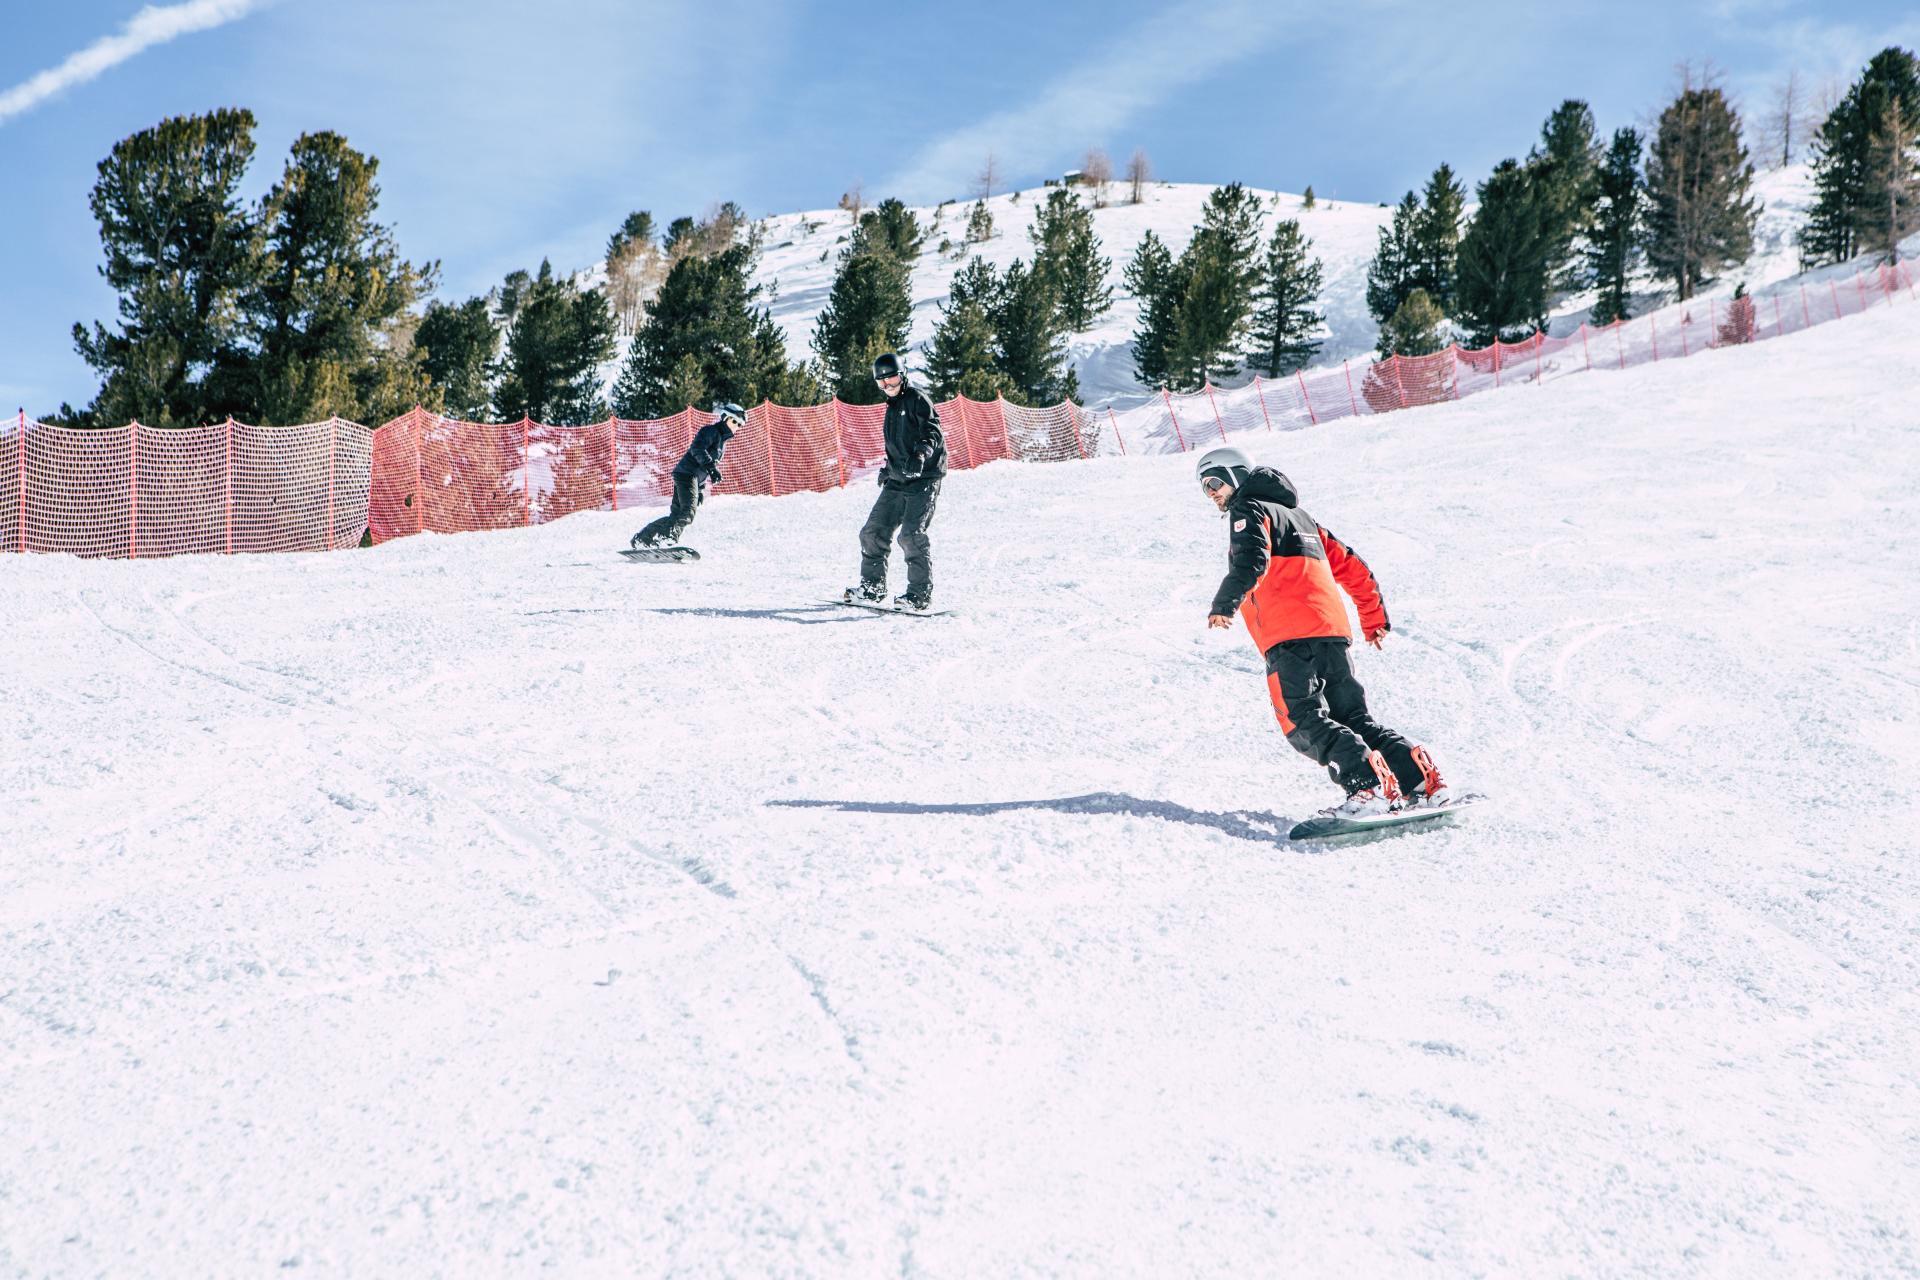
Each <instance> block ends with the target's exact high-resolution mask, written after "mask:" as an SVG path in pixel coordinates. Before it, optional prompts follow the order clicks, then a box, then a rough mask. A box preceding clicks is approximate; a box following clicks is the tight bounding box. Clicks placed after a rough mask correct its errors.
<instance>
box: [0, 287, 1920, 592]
mask: <svg viewBox="0 0 1920 1280" xmlns="http://www.w3.org/2000/svg"><path fill="white" fill-rule="evenodd" d="M1916 298H1920V281H1917V280H1916V274H1915V271H1914V268H1913V266H1912V264H1910V263H1905V262H1902V263H1897V264H1891V265H1885V266H1876V267H1871V268H1868V269H1866V270H1864V271H1860V272H1858V273H1856V274H1853V275H1851V276H1845V277H1842V276H1840V275H1837V274H1835V273H1832V272H1829V273H1827V274H1824V275H1817V276H1814V277H1805V278H1802V279H1798V280H1795V281H1792V282H1789V283H1787V284H1783V285H1781V286H1778V287H1775V288H1773V289H1770V290H1766V291H1763V292H1761V293H1759V294H1755V295H1742V296H1741V297H1738V298H1730V299H1726V298H1707V299H1699V298H1695V299H1691V300H1689V301H1687V302H1684V303H1678V304H1675V305H1673V306H1669V307H1665V308H1663V309H1661V310H1659V311H1656V312H1652V313H1650V314H1648V315H1644V316H1639V317H1635V318H1634V319H1632V320H1627V321H1620V322H1616V323H1614V324H1611V325H1606V326H1602V327H1597V328H1596V327H1594V326H1592V325H1587V324H1582V325H1581V326H1580V328H1579V329H1578V330H1577V331H1575V332H1574V333H1572V334H1569V335H1564V336H1560V337H1553V336H1549V335H1547V334H1544V333H1535V334H1533V335H1532V336H1530V337H1528V338H1526V339H1524V340H1523V341H1520V342H1495V343H1494V344H1492V345H1491V346H1488V347H1484V348H1480V349H1478V350H1469V349H1466V348H1462V347H1459V346H1453V347H1449V348H1448V349H1446V350H1445V351H1441V352H1438V353H1435V354H1433V355H1428V356H1396V357H1393V358H1390V359H1387V360H1382V361H1377V362H1373V363H1364V362H1358V363H1357V362H1353V361H1347V362H1345V363H1343V364H1341V365H1338V366H1335V367H1330V368H1323V369H1320V370H1317V371H1314V372H1311V373H1307V372H1302V373H1296V374H1292V375H1289V376H1285V377H1278V378H1263V377H1256V378H1254V379H1253V381H1252V382H1251V383H1249V384H1247V385H1245V386H1241V387H1234V388H1222V387H1215V386H1212V385H1208V386H1206V387H1204V388H1202V390H1200V391H1198V392H1195V393H1191V394H1185V395H1174V394H1169V393H1167V392H1161V393H1159V394H1157V395H1154V396H1152V397H1151V398H1149V399H1147V400H1146V401H1145V402H1143V403H1141V404H1138V405H1136V406H1134V407H1133V408H1130V409H1126V410H1118V409H1114V408H1111V407H1109V408H1103V409H1099V410H1092V411H1089V410H1087V409H1084V408H1082V407H1081V406H1079V405H1076V404H1072V403H1066V404H1060V405H1054V406H1052V407H1049V408H1033V409H1030V408H1025V407H1022V406H1020V405H1015V404H1010V403H1008V402H1007V401H1006V400H1004V399H996V400H992V401H976V400H968V399H966V398H964V397H961V398H956V399H953V400H948V401H945V402H943V403H941V404H940V405H939V411H940V419H941V423H942V426H943V428H944V431H945V434H946V441H947V459H948V466H949V467H950V468H951V469H953V470H956V471H965V470H970V469H972V468H974V467H979V466H983V465H985V464H986V463H989V462H997V461H1002V460H1015V461H1021V462H1063V461H1069V460H1074V459H1081V458H1093V457H1102V456H1117V455H1120V454H1125V453H1176V452H1186V451H1189V450H1193V449H1204V448H1207V447H1208V446H1210V445H1212V444H1217V443H1219V442H1220V441H1222V440H1226V439H1228V438H1230V437H1232V436H1235V435H1239V434H1242V433H1246V432H1266V431H1285V430H1292V429H1295V428H1298V427H1304V426H1310V425H1316V424H1323V423H1328V422H1334V421H1338V420H1339V419H1341V418H1348V417H1353V416H1356V415H1361V414H1379V413H1392V412H1395V411H1398V410H1401V409H1411V408H1415V407H1418V406H1420V405H1430V404H1437V403H1441V402H1444V401H1448V400H1458V399H1461V398H1463V397H1466V396H1470V395H1476V394H1478V393H1480V392H1482V391H1492V390H1495V389H1499V388H1504V387H1507V386H1511V385H1518V384H1522V383H1531V382H1540V381H1545V380H1548V379H1552V378H1557V377H1560V376H1563V375H1565V374H1569V373H1581V372H1586V371H1588V370H1593V369H1625V368H1630V367H1632V366H1634V365H1638V364H1647V363H1651V362H1653V361H1657V360H1671V359H1676V358H1685V357H1687V356H1691V355H1694V354H1697V353H1699V352H1701V351H1706V350H1709V349H1712V348H1717V347H1725V346H1736V345H1742V344H1745V343H1750V342H1759V341H1764V340H1767V339H1771V338H1776V337H1781V336H1783V335H1786V334H1790V333H1798V332H1800V331H1801V330H1803V329H1807V328H1810V327H1812V326H1814V325H1817V324H1823V323H1825V322H1827V321H1830V320H1836V319H1839V318H1841V317H1843V316H1850V315H1856V314H1859V313H1860V312H1863V311H1866V310H1869V309H1870V308H1872V307H1874V306H1876V305H1880V304H1884V303H1888V302H1891V301H1894V300H1903V301H1910V300H1914V299H1916ZM885 416H886V407H885V406H884V405H878V404H874V405H852V404H846V403H844V402H842V401H840V400H832V401H829V402H827V403H826V404H818V405H806V406H799V407H793V408H789V407H785V406H780V405H774V404H762V405H759V406H758V407H756V408H754V409H752V410H750V411H749V412H748V415H747V422H746V425H745V426H744V427H743V428H742V429H741V430H740V431H739V432H737V433H736V434H735V437H734V439H733V440H732V441H731V442H730V443H729V444H728V446H727V450H726V454H725V456H724V458H723V459H722V462H721V470H722V480H721V482H720V484H719V485H718V486H717V492H719V493H724V494H764V495H772V496H778V495H781V494H786V493H794V492H800V491H807V492H818V491H821V490H825V489H831V488H836V487H839V486H842V485H846V484H849V483H852V482H854V481H857V480H860V479H862V478H864V477H867V476H870V475H871V474H872V473H873V472H874V471H876V470H877V469H878V468H879V467H880V466H881V465H883V464H884V462H885V461H886V441H885V435H884V430H883V423H884V420H885ZM707 421H709V417H708V415H707V414H705V413H702V412H700V411H699V410H696V409H693V408H688V409H685V410H683V411H681V412H680V413H676V414H672V415H670V416H668V417H665V418H655V419H646V420H633V419H622V418H609V419H607V420H606V421H604V422H597V423H589V424H585V425H582V426H563V425H550V424H545V423H536V422H532V421H527V420H522V421H520V422H513V423H480V422H462V421H459V420H457V419H452V418H446V417H442V416H440V415H438V414H434V413H430V412H427V411H426V410H422V409H415V410H413V411H412V412H411V413H407V414H403V415H401V416H400V417H398V418H395V419H394V420H393V421H391V422H389V423H387V424H385V425H384V426H382V427H380V428H379V429H378V430H377V431H369V430H368V429H367V428H365V427H363V426H360V425H358V424H356V423H352V422H346V421H343V420H340V419H331V420H329V421H326V422H318V423H308V424H305V425H302V426H294V427H256V426H248V425H245V424H242V423H233V422H229V423H225V424H220V425H213V426H203V427H194V428H189V429H184V430H161V429H157V428H152V427H144V426H140V425H139V424H131V425H128V426H125V427H119V428H113V429H108V430H99V431H94V430H76V429H73V428H67V427H56V426H50V425H47V424H44V423H38V422H34V421H32V420H31V419H28V418H26V417H25V416H24V415H16V416H15V417H14V418H12V419H7V420H0V549H4V550H6V551H13V552H19V551H38V552H65V553H68V554H72V555H80V556H169V555H184V554H206V553H225V554H234V553H240V552H265V551H324V550H332V549H336V548H340V547H350V546H355V545H357V544H358V543H359V542H360V540H361V538H362V536H363V535H364V534H366V533H368V532H369V531H370V532H371V533H372V536H373V538H374V540H375V541H386V540H388V539H391V538H397V537H404V536H406V535H408V534H412V533H418V532H422V531H427V532H433V533H462V532H470V531H477V530H484V529H510V528H519V527H524V526H527V525H532V524H543V523H546V522H549V521H552V520H557V519H560V518H562V517H564V516H568V515H572V514H574V513H575V512H580V511H606V510H620V509H625V508H636V507H654V506H659V505H662V504H663V503H665V502H666V501H667V499H668V497H669V495H670V494H671V493H672V490H673V479H672V472H673V467H674V465H675V464H676V463H677V462H679V460H680V458H681V455H682V454H684V453H685V452H686V449H687V446H688V445H689V444H690V443H691V442H692V439H693V435H694V432H696V431H697V430H698V429H699V428H700V427H701V426H702V425H704V424H705V423H706V422H707Z"/></svg>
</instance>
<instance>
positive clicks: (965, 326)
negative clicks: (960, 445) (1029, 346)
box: [926, 298, 1009, 400]
mask: <svg viewBox="0 0 1920 1280" xmlns="http://www.w3.org/2000/svg"><path fill="white" fill-rule="evenodd" d="M926 357H927V378H928V380H929V382H930V383H931V390H932V394H933V396H934V398H935V399H940V400H946V399H951V398H952V397H954V396H957V395H958V396H966V397H967V398H968V399H970V400H991V399H993V398H994V397H995V396H998V395H1003V394H1005V393H1006V392H1007V391H1008V390H1009V385H1008V383H1007V381H1006V378H1005V376H1004V375H1003V374H1002V373H1001V372H1000V367H999V351H998V344H997V338H996V336H995V334H994V331H993V320H992V318H991V317H990V316H989V315H988V314H987V305H986V304H985V303H983V302H982V301H981V300H979V299H977V298H967V299H964V300H962V301H959V302H951V301H950V302H949V303H948V304H947V305H946V306H943V307H942V308H941V309H940V323H939V325H938V326H937V327H936V328H935V329H934V331H933V341H932V342H931V343H929V344H928V345H927V349H926Z"/></svg>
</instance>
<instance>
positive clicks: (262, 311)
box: [228, 133, 437, 423]
mask: <svg viewBox="0 0 1920 1280" xmlns="http://www.w3.org/2000/svg"><path fill="white" fill-rule="evenodd" d="M379 167H380V162H379V161H378V160H376V159H374V158H372V157H369V156H363V155H361V154H360V153H359V152H357V151H355V150H354V149H353V148H352V147H350V146H348V145H347V140H346V139H345V138H343V137H341V136H340V135H339V134H337V133H312V134H306V135H304V136H302V137H301V138H300V139H299V140H298V141H296V142H295V143H294V144H293V151H292V155H291V156H290V158H289V159H288V161H287V166H286V171H285V173H284V175H283V176H282V178H281V180H280V182H279V183H278V184H276V185H275V186H274V187H273V188H272V189H271V190H270V191H268V192H267V194H266V197H265V199H264V200H263V201H262V202H261V208H260V216H259V222H258V225H259V227H260V229H261V232H262V235H263V237H264V247H265V256H264V258H263V259H262V260H261V262H260V275H259V278H258V280H257V281H256V282H255V284H254V287H253V288H251V289H249V290H248V291H247V292H246V294H245V295H244V296H243V297H242V299H241V305H242V308H243V310H244V312H245V314H246V318H247V327H248V330H249V333H250V335H251V336H252V338H253V340H254V343H255V344H256V347H255V349H254V350H252V351H250V352H247V353H244V354H242V353H235V354H234V355H232V356H231V357H230V358H229V366H228V371H229V375H230V376H231V377H232V378H233V379H234V381H235V384H236V385H245V386H248V387H249V388H250V392H249V394H248V396H247V399H248V401H249V402H250V404H251V405H252V406H253V409H254V411H255V413H257V414H258V415H259V419H258V420H259V421H262V422H271V423H296V422H315V421H318V420H320V419H322V418H326V417H330V416H335V415H337V416H339V417H342V418H351V419H354V420H357V421H363V422H380V421H384V420H386V419H388V418H392V417H396V416H398V415H399V414H401V413H404V412H406V411H407V410H408V409H409V408H411V407H412V406H413V405H414V404H416V403H418V402H419V401H420V400H421V399H422V397H423V396H425V395H426V394H427V389H428V386H429V379H428V377H427V375H426V374H425V373H424V372H423V371H422V369H421V368H420V360H419V355H418V354H416V353H415V352H414V351H413V350H411V349H409V348H407V347H406V346H405V345H404V344H400V343H396V342H394V341H393V340H392V339H393V337H394V334H395V331H396V328H404V327H406V325H407V324H408V321H407V320H406V319H405V318H406V317H407V316H408V313H409V312H410V310H411V308H412V307H413V305H414V303H415V302H416V301H418V300H419V298H420V297H421V295H422V294H424V293H426V292H427V291H429V290H430V289H431V288H432V284H433V278H434V275H435V273H436V271H437V267H436V266H434V265H433V264H428V265H426V266H424V267H421V266H415V265H414V264H413V263H410V262H407V261H405V260H403V259H402V258H401V257H400V253H399V250H398V248H397V247H396V246H395V244H394V241H393V236H392V233H391V232H390V231H389V230H388V229H387V228H386V227H384V226H382V225H381V224H380V223H379V222H377V221H375V213H376V211H377V210H378V208H379V203H380V188H379V186H378V184H377V183H376V182H375V181H374V177H375V175H376V173H377V172H378V171H379Z"/></svg>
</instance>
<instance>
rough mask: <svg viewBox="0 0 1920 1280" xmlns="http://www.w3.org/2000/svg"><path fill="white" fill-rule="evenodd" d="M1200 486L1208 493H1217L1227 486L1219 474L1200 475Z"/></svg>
mask: <svg viewBox="0 0 1920 1280" xmlns="http://www.w3.org/2000/svg"><path fill="white" fill-rule="evenodd" d="M1200 487H1201V488H1202V489H1203V490H1205V491H1206V492H1208V493H1210V494H1212V493H1218V492H1220V491H1221V490H1222V489H1224V488H1226V487H1227V482H1226V480H1224V479H1223V478H1221V477H1220V476H1202V477H1200Z"/></svg>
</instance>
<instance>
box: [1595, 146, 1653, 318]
mask: <svg viewBox="0 0 1920 1280" xmlns="http://www.w3.org/2000/svg"><path fill="white" fill-rule="evenodd" d="M1644 201H1645V195H1644V193H1643V191H1642V188H1641V183H1640V135H1639V133H1638V132H1636V131H1635V130H1632V129H1616V130H1614V133H1613V145H1612V146H1611V147H1609V148H1607V157H1606V160H1605V161H1604V162H1603V163H1602V164H1601V166H1600V173H1599V177H1598V179H1597V196H1596V198H1595V202H1594V215H1593V231H1592V233H1591V235H1590V236H1589V244H1588V248H1587V275H1588V278H1589V279H1591V280H1592V281H1593V283H1594V285H1595V287H1596V288H1597V289H1598V290H1599V296H1598V297H1597V298H1596V299H1595V300H1594V304H1593V315H1592V320H1593V323H1594V324H1596V325H1603V324H1612V323H1613V322H1614V321H1615V320H1625V319H1626V318H1627V279H1628V277H1629V276H1631V275H1632V274H1633V272H1634V269H1635V268H1636V267H1637V266H1638V265H1639V257H1640V225H1641V216H1642V206H1643V204H1644Z"/></svg>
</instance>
